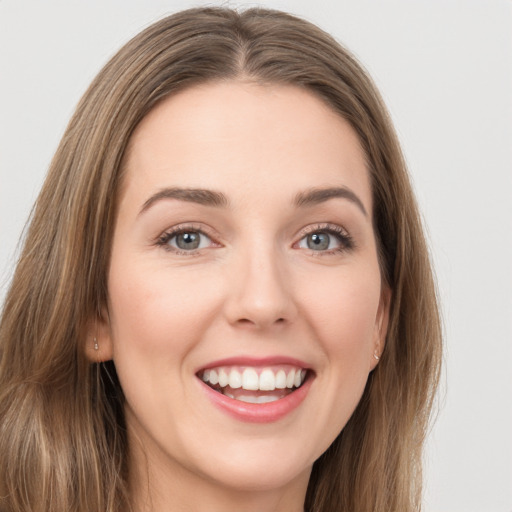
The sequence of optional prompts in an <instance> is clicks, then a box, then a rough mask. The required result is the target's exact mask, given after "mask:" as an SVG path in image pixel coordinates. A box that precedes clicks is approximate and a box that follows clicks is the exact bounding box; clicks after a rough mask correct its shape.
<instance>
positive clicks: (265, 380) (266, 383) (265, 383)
mask: <svg viewBox="0 0 512 512" xmlns="http://www.w3.org/2000/svg"><path fill="white" fill-rule="evenodd" d="M260 389H261V391H274V389H276V377H275V375H274V372H273V371H272V370H263V371H262V372H261V375H260Z"/></svg>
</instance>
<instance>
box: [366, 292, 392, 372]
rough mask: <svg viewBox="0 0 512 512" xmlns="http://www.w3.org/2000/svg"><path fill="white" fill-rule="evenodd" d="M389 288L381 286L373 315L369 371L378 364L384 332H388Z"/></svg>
mask: <svg viewBox="0 0 512 512" xmlns="http://www.w3.org/2000/svg"><path fill="white" fill-rule="evenodd" d="M391 295H392V294H391V289H390V288H389V286H387V285H383V286H382V290H381V294H380V302H379V308H378V310H377V316H376V317H375V331H374V336H373V347H372V349H373V351H372V353H371V356H370V357H371V359H370V371H372V370H374V369H375V367H376V366H377V365H378V364H379V360H380V357H381V355H382V352H384V346H385V344H386V334H387V332H388V324H389V311H390V307H391Z"/></svg>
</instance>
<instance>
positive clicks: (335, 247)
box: [297, 226, 354, 253]
mask: <svg viewBox="0 0 512 512" xmlns="http://www.w3.org/2000/svg"><path fill="white" fill-rule="evenodd" d="M353 246H354V244H353V242H352V239H351V237H350V235H349V234H348V233H346V232H345V230H344V229H343V228H341V227H340V226H332V227H323V226H322V227H314V228H313V229H311V230H310V231H309V232H308V233H307V234H306V235H305V236H303V237H302V238H301V239H300V240H299V242H298V244H297V247H298V248H299V249H309V250H311V251H315V252H326V253H333V252H341V251H344V250H349V249H352V248H353Z"/></svg>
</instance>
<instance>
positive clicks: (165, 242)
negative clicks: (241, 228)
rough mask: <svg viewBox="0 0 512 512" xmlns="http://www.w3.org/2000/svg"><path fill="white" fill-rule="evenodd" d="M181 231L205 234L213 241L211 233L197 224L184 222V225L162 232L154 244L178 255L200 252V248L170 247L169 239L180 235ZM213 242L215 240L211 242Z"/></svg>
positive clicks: (190, 254) (191, 254)
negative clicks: (183, 248)
mask: <svg viewBox="0 0 512 512" xmlns="http://www.w3.org/2000/svg"><path fill="white" fill-rule="evenodd" d="M183 233H199V234H201V235H203V236H206V237H207V238H209V239H210V240H212V242H213V237H212V235H210V234H208V233H207V232H206V231H205V230H204V229H203V228H200V227H198V226H195V225H193V224H186V225H183V224H182V225H179V226H175V227H173V228H171V229H169V230H168V231H165V232H164V233H162V234H161V235H160V236H159V237H158V239H157V240H156V245H157V246H159V247H162V248H163V249H164V250H165V251H168V252H172V253H174V254H177V255H178V256H198V255H199V254H200V252H199V251H200V250H201V249H195V250H188V251H185V250H181V249H178V248H176V247H171V246H170V245H169V242H170V240H172V239H173V238H174V237H176V236H178V235H181V234H183ZM213 243H215V242H213Z"/></svg>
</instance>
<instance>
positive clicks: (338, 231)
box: [294, 223, 356, 257]
mask: <svg viewBox="0 0 512 512" xmlns="http://www.w3.org/2000/svg"><path fill="white" fill-rule="evenodd" d="M314 233H326V234H328V235H331V236H334V237H335V238H336V239H337V240H338V242H339V244H340V246H339V247H335V248H334V249H327V250H324V251H314V250H313V249H307V250H308V251H309V253H310V254H312V255H313V256H317V257H320V256H329V255H334V254H340V253H343V252H349V251H353V250H354V249H355V248H356V245H355V242H354V239H353V238H352V237H351V236H350V234H349V233H348V232H347V231H346V230H345V229H344V228H342V227H341V226H338V225H337V224H329V223H322V224H313V225H311V226H308V227H306V228H305V229H303V230H302V232H301V233H300V239H299V241H298V242H295V244H294V246H295V245H297V244H299V243H300V242H301V241H302V240H303V239H304V238H306V237H307V236H309V235H312V234H314Z"/></svg>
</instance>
